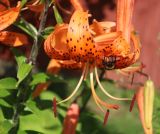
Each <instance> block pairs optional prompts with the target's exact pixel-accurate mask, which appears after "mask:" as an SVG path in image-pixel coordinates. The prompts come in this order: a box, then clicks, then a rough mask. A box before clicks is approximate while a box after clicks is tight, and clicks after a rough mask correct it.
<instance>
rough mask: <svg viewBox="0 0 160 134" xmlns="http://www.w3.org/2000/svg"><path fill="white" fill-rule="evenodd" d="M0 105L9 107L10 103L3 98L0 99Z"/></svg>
mask: <svg viewBox="0 0 160 134" xmlns="http://www.w3.org/2000/svg"><path fill="white" fill-rule="evenodd" d="M0 106H5V107H9V108H10V107H11V105H10V104H8V103H7V102H6V101H5V100H3V99H0Z"/></svg>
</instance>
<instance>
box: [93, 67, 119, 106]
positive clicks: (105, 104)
mask: <svg viewBox="0 0 160 134" xmlns="http://www.w3.org/2000/svg"><path fill="white" fill-rule="evenodd" d="M90 83H91V91H92V94H93V97H94V99H95V102H96V101H97V102H98V103H99V104H101V105H103V106H104V107H106V108H107V109H118V108H119V106H118V105H112V104H107V103H106V102H104V101H102V100H101V99H100V98H99V97H98V96H97V94H96V92H95V89H94V81H93V71H92V70H91V72H90ZM96 104H97V103H96ZM98 106H99V105H98Z"/></svg>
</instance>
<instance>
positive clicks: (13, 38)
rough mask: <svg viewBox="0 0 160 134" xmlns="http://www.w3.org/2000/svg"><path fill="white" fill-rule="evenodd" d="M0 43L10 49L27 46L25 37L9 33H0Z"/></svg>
mask: <svg viewBox="0 0 160 134" xmlns="http://www.w3.org/2000/svg"><path fill="white" fill-rule="evenodd" d="M0 42H1V43H3V44H5V45H8V46H12V47H18V46H22V45H26V44H29V42H28V38H27V36H26V35H24V34H21V33H15V32H9V31H2V32H0Z"/></svg>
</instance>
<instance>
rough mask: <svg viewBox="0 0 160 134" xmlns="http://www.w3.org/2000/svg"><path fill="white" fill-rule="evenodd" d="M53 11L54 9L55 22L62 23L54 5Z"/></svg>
mask: <svg viewBox="0 0 160 134" xmlns="http://www.w3.org/2000/svg"><path fill="white" fill-rule="evenodd" d="M53 11H54V15H55V19H56V21H57V23H58V24H61V23H63V19H62V17H61V16H60V14H59V12H58V10H57V8H56V7H55V6H53Z"/></svg>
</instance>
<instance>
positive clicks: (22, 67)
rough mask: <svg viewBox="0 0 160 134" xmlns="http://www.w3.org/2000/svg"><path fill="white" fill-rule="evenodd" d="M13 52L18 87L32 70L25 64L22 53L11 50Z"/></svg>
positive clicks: (30, 66)
mask: <svg viewBox="0 0 160 134" xmlns="http://www.w3.org/2000/svg"><path fill="white" fill-rule="evenodd" d="M13 52H14V54H15V58H16V61H17V65H18V72H17V78H18V83H17V86H18V85H19V84H20V83H21V82H22V81H23V80H24V79H25V78H26V77H27V75H28V74H29V73H30V71H31V70H32V65H30V64H28V63H26V61H27V59H26V57H25V56H24V55H23V54H22V53H20V52H19V51H17V50H16V49H13Z"/></svg>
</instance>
